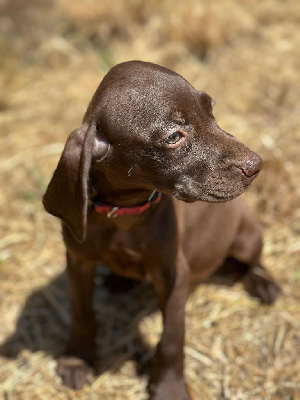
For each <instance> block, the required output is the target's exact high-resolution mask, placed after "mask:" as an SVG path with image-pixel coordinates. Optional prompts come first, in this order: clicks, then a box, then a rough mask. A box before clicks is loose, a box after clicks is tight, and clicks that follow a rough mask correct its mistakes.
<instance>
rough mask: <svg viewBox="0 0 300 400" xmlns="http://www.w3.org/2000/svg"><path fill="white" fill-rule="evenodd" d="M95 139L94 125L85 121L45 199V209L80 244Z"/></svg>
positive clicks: (72, 138)
mask: <svg viewBox="0 0 300 400" xmlns="http://www.w3.org/2000/svg"><path fill="white" fill-rule="evenodd" d="M95 138H96V123H95V122H92V123H91V124H88V123H87V122H86V123H84V124H83V125H82V126H81V127H80V128H78V129H75V131H73V132H72V133H71V135H70V136H69V138H68V140H67V143H66V145H65V148H64V150H63V153H62V155H61V158H60V160H59V162H58V165H57V168H56V170H55V171H54V174H53V177H52V179H51V181H50V183H49V185H48V188H47V191H46V193H45V195H44V198H43V204H44V207H45V209H46V210H47V211H48V212H49V213H50V214H52V215H54V216H56V217H58V218H60V219H61V220H62V221H63V222H64V223H65V224H66V225H67V226H68V228H69V229H70V231H71V233H72V234H73V236H74V238H75V239H76V240H77V241H78V242H83V240H84V239H85V235H86V219H87V208H88V180H89V171H90V166H91V159H92V152H93V146H94V143H95ZM103 151H105V146H103ZM106 151H107V150H106Z"/></svg>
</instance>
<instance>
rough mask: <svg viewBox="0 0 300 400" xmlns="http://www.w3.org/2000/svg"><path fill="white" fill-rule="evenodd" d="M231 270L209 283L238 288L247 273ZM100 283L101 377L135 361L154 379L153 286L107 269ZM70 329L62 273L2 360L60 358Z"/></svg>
mask: <svg viewBox="0 0 300 400" xmlns="http://www.w3.org/2000/svg"><path fill="white" fill-rule="evenodd" d="M230 269H232V264H231V263H229V264H228V265H226V267H223V268H222V270H219V272H218V274H216V275H214V276H213V277H212V278H211V279H210V280H209V281H208V282H207V283H211V282H212V283H214V284H221V285H226V286H232V285H233V284H234V283H235V282H236V280H237V279H239V278H240V277H241V274H238V276H237V274H236V269H232V271H234V273H230V272H231V270H230ZM228 272H229V274H228ZM241 272H245V271H241ZM95 282H96V290H95V299H94V300H95V302H94V304H95V312H96V315H97V322H98V327H99V329H98V337H97V359H98V360H99V362H98V365H97V366H96V372H97V374H101V373H102V372H104V371H106V370H108V369H109V370H110V371H112V372H117V371H119V370H120V368H121V366H122V364H123V362H125V361H127V360H133V361H134V362H135V363H136V371H137V374H138V375H140V376H141V375H147V376H149V375H150V374H151V366H152V359H153V355H154V352H155V348H154V347H153V346H150V345H149V344H148V343H146V341H145V339H144V338H143V335H142V333H141V332H140V327H139V324H140V322H141V320H142V318H144V317H146V316H148V315H150V314H152V313H154V312H156V311H157V310H158V306H157V299H156V295H155V292H154V290H153V288H152V286H151V285H150V284H147V283H139V282H137V281H134V280H130V279H125V278H121V277H117V276H116V275H114V274H112V273H111V272H110V271H109V270H107V269H106V268H104V267H99V268H98V270H97V275H96V280H95ZM191 290H193V288H191ZM69 324H70V318H69V300H68V289H67V279H66V274H65V273H62V274H60V275H59V276H57V277H56V278H55V279H53V280H52V281H51V282H50V283H49V284H48V285H46V286H44V287H42V288H40V289H38V290H36V291H35V292H33V293H32V294H31V295H30V296H29V297H28V299H27V301H26V303H25V305H24V307H23V309H22V310H21V312H20V315H19V318H18V321H17V324H16V329H15V332H14V333H13V334H12V335H11V336H10V337H9V338H7V339H6V340H5V342H4V343H2V344H0V355H1V356H4V357H7V358H16V357H17V356H18V354H19V353H20V352H22V350H24V349H28V350H29V351H30V352H36V351H43V352H46V353H48V354H51V355H52V356H53V357H54V358H57V357H58V356H59V355H61V354H62V353H63V350H64V347H65V345H66V341H67V338H68V332H69Z"/></svg>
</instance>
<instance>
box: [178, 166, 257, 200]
mask: <svg viewBox="0 0 300 400" xmlns="http://www.w3.org/2000/svg"><path fill="white" fill-rule="evenodd" d="M257 175H258V173H257V174H255V176H254V175H253V176H251V178H247V179H246V180H242V181H237V182H234V183H230V184H228V182H226V180H222V179H221V180H220V182H219V183H218V184H217V183H215V182H214V181H212V182H203V183H199V182H195V181H193V180H188V181H187V182H185V183H184V184H183V183H179V184H177V185H175V187H174V189H173V191H172V194H173V195H174V197H176V198H177V199H178V200H181V201H184V202H187V203H192V202H194V201H207V202H212V203H221V202H225V201H230V200H233V199H234V198H236V197H238V196H240V195H241V194H242V193H243V192H244V191H245V190H246V189H248V187H249V186H250V184H251V182H252V181H253V179H254V178H255V177H256V176H257Z"/></svg>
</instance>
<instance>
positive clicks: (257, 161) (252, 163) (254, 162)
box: [240, 154, 262, 178]
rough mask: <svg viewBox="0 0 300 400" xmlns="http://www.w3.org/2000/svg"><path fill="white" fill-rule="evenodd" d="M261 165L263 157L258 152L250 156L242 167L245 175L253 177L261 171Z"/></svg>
mask: <svg viewBox="0 0 300 400" xmlns="http://www.w3.org/2000/svg"><path fill="white" fill-rule="evenodd" d="M261 166H262V159H261V158H260V156H259V155H258V154H254V156H252V157H251V158H249V159H248V160H247V161H246V162H245V163H244V164H243V165H241V167H240V168H241V170H242V171H243V173H244V175H246V176H247V177H248V178H251V177H253V176H254V175H257V174H258V173H259V171H260V170H261Z"/></svg>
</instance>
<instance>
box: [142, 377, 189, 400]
mask: <svg viewBox="0 0 300 400" xmlns="http://www.w3.org/2000/svg"><path fill="white" fill-rule="evenodd" d="M148 389H149V394H150V397H149V400H167V399H170V400H192V398H191V396H190V394H189V391H188V389H187V386H186V384H185V382H184V381H183V380H182V381H177V382H176V381H175V382H174V381H173V380H167V379H164V380H162V381H160V382H158V383H157V384H154V383H150V384H149V388H148Z"/></svg>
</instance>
